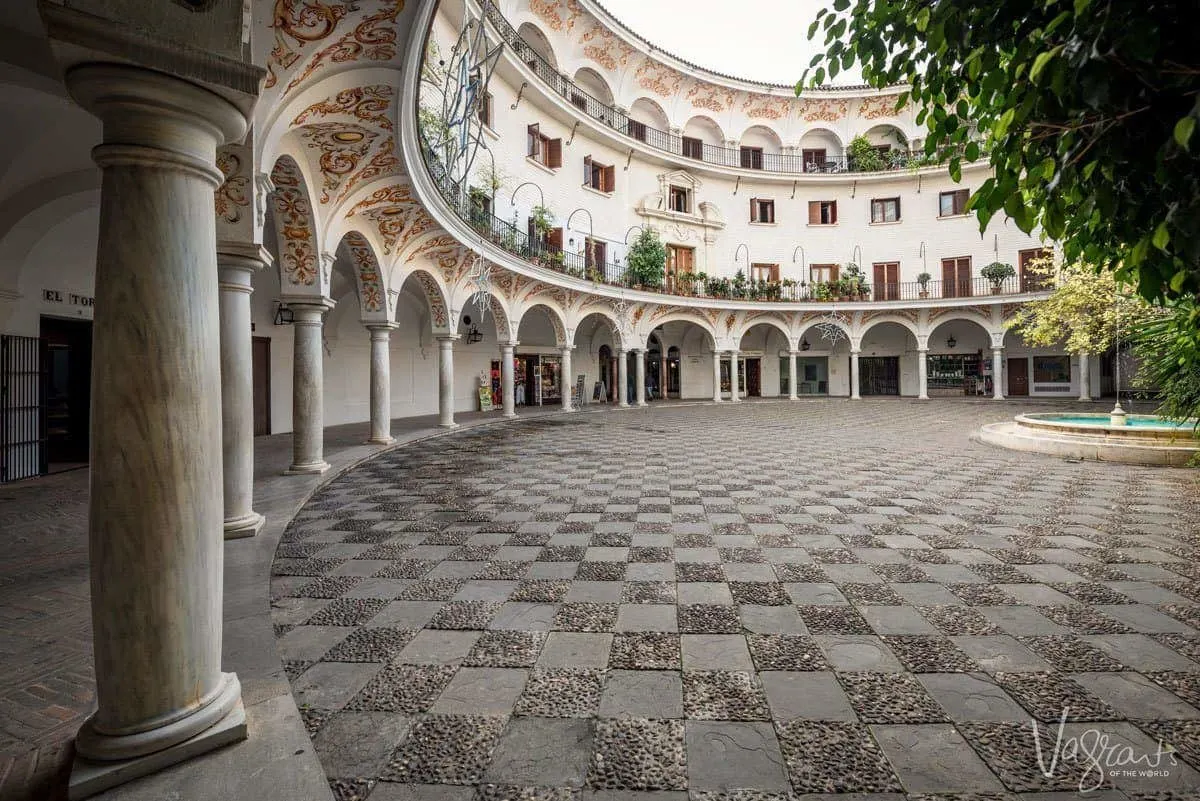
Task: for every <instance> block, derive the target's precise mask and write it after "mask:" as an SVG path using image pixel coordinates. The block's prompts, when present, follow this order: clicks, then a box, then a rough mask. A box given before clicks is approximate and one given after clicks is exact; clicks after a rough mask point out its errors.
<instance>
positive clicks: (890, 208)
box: [871, 197, 900, 223]
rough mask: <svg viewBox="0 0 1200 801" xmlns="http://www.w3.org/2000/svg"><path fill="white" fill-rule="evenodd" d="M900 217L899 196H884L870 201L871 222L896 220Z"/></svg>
mask: <svg viewBox="0 0 1200 801" xmlns="http://www.w3.org/2000/svg"><path fill="white" fill-rule="evenodd" d="M899 219H900V198H898V197H885V198H879V199H878V200H872V201H871V222H873V223H883V222H897V221H898V220H899Z"/></svg>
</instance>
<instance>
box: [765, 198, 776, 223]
mask: <svg viewBox="0 0 1200 801" xmlns="http://www.w3.org/2000/svg"><path fill="white" fill-rule="evenodd" d="M766 221H767V222H769V223H773V222H775V201H774V200H772V201H770V202H769V203H767V220H766Z"/></svg>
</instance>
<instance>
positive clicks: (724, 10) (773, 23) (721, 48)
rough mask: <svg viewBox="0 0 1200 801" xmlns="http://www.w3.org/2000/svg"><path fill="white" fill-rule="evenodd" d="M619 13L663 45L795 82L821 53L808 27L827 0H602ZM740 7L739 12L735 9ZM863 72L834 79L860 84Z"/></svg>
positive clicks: (719, 67) (748, 73)
mask: <svg viewBox="0 0 1200 801" xmlns="http://www.w3.org/2000/svg"><path fill="white" fill-rule="evenodd" d="M600 2H601V4H602V5H603V6H604V7H605V8H607V9H608V10H609V11H610V12H611V13H612V14H613V16H615V17H616V18H617V19H619V20H621V22H623V23H625V25H626V26H628V27H629V28H630V29H631V30H633V31H634V32H635V33H637V34H638V35H640V36H642V37H643V38H645V39H648V40H650V41H651V42H653V43H654V44H655V45H657V46H658V47H660V48H662V49H663V50H666V51H668V52H670V53H673V54H674V55H677V56H679V57H680V58H683V59H686V60H687V61H690V62H692V63H693V64H699V65H700V66H702V67H707V68H708V69H711V70H714V71H716V72H721V73H724V74H726V75H733V76H735V77H737V78H749V79H750V80H755V81H766V82H769V83H778V84H784V85H787V86H791V85H793V84H795V83H796V81H797V80H799V79H800V76H801V75H802V74H803V73H804V70H805V69H806V68H807V67H808V64H809V62H810V61H811V60H812V57H813V56H814V55H816V54H817V53H818V52H820V48H819V47H818V45H819V44H820V43H821V42H823V41H824V39H823V38H821V34H820V33H818V35H817V36H818V38H817V39H816V40H815V41H809V40H808V26H809V25H810V24H811V23H812V21H813V19H814V18H815V17H816V14H817V10H818V9H819V8H821V7H822V6H832V3H828V2H823V0H736V1H735V2H734V3H730V2H728V0H721V1H720V2H716V0H600ZM734 9H736V13H731V12H732V11H733V10H734ZM860 78H861V76H860V75H859V74H858V73H857V72H851V73H849V74H846V73H841V74H839V75H838V76H837V79H836V80H835V81H834V83H839V84H846V83H858V82H859V81H860Z"/></svg>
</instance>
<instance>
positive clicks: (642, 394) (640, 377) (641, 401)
mask: <svg viewBox="0 0 1200 801" xmlns="http://www.w3.org/2000/svg"><path fill="white" fill-rule="evenodd" d="M634 353H635V354H637V355H635V356H634V357H633V358H634V366H635V367H637V373H636V375H635V376H634V383H635V384H636V386H635V387H634V392H635V393H636V395H635V397H636V398H637V405H638V406H645V405H646V351H645V350H635V351H634Z"/></svg>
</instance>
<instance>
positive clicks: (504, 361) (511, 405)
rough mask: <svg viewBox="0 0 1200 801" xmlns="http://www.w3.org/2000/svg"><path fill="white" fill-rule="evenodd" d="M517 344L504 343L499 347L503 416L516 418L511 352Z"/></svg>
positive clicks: (515, 396) (512, 356)
mask: <svg viewBox="0 0 1200 801" xmlns="http://www.w3.org/2000/svg"><path fill="white" fill-rule="evenodd" d="M516 347H517V343H515V342H506V343H504V344H503V345H501V346H500V398H501V402H502V403H503V404H504V416H505V417H516V416H517V394H516V387H514V386H513V359H514V358H516V357H515V356H514V355H513V351H514V350H515V349H516Z"/></svg>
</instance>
